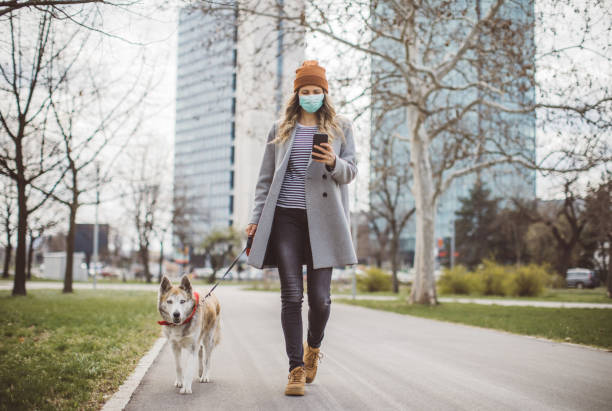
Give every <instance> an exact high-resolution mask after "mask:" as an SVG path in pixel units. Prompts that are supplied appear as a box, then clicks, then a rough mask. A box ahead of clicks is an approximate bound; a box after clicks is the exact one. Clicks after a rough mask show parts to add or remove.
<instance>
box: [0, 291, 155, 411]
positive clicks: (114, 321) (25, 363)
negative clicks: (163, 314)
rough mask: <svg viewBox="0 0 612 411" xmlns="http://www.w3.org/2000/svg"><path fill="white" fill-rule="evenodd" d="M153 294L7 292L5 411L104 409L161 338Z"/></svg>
mask: <svg viewBox="0 0 612 411" xmlns="http://www.w3.org/2000/svg"><path fill="white" fill-rule="evenodd" d="M157 317H158V313H157V309H156V306H155V293H153V292H150V291H110V290H108V291H106V290H105V291H89V290H87V291H81V290H78V291H75V293H74V294H66V295H64V294H62V293H61V292H60V291H58V290H33V291H29V292H28V296H27V297H11V296H10V291H0V318H1V320H0V321H1V322H0V324H1V326H2V327H1V329H0V364H1V365H0V409H3V410H16V409H49V410H51V409H99V408H100V407H101V405H102V404H103V403H104V401H105V400H106V399H107V398H108V397H109V396H110V395H112V393H113V392H115V391H116V390H117V389H118V387H119V386H120V385H121V384H122V383H123V381H124V380H125V379H126V378H127V376H128V375H129V374H130V373H131V372H132V371H133V370H134V368H135V366H136V364H137V363H138V361H139V359H140V358H141V357H142V355H144V354H145V353H146V352H147V351H148V350H149V349H150V347H151V345H152V344H153V342H154V341H155V340H156V339H157V338H158V337H159V335H160V329H159V326H158V325H157V324H156V323H155V321H156V320H157V319H158V318H157Z"/></svg>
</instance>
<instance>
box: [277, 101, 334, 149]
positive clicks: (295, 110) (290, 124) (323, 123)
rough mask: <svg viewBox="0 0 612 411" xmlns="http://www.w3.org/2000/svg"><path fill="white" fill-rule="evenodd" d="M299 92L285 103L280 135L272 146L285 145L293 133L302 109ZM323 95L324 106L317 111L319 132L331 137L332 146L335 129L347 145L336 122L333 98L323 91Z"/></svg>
mask: <svg viewBox="0 0 612 411" xmlns="http://www.w3.org/2000/svg"><path fill="white" fill-rule="evenodd" d="M299 92H300V90H299V89H298V90H297V91H296V92H295V93H293V94H292V95H291V97H290V98H289V99H288V100H287V102H286V103H285V115H284V116H283V119H282V121H281V123H280V126H279V132H278V135H277V136H276V138H274V139H273V140H272V141H270V144H272V143H284V142H285V141H286V140H287V139H288V138H289V137H290V136H291V131H292V130H293V128H294V127H295V126H296V125H297V120H298V116H299V114H300V109H301V107H300V99H299ZM323 93H324V96H323V105H322V106H321V108H320V109H318V110H317V111H316V115H317V124H318V126H319V131H318V132H319V133H327V135H328V136H329V143H330V144H331V142H332V141H333V140H334V134H333V133H331V130H332V129H335V130H337V131H338V132H339V133H340V135H341V136H342V139H343V140H344V142H345V143H346V138H345V137H344V133H343V132H342V129H341V128H340V126H339V125H338V123H337V122H336V110H335V109H334V106H333V103H332V101H331V98H330V97H329V94H327V93H325V91H323Z"/></svg>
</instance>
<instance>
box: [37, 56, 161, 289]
mask: <svg viewBox="0 0 612 411" xmlns="http://www.w3.org/2000/svg"><path fill="white" fill-rule="evenodd" d="M81 47H85V44H83V45H81ZM141 64H142V63H141ZM103 69H104V67H103V66H97V68H96V67H86V66H84V65H82V66H81V67H80V73H78V74H75V75H74V76H70V75H68V76H67V78H68V79H67V80H66V81H64V83H63V85H62V87H60V89H59V92H56V93H55V95H54V96H53V97H51V98H50V105H51V112H52V116H53V120H54V125H55V126H56V128H57V130H58V134H59V135H60V137H61V141H62V155H63V156H64V163H63V164H62V165H63V167H65V168H66V169H67V171H66V172H65V177H64V179H63V180H62V184H61V186H60V189H59V190H56V192H57V193H56V194H53V193H50V195H51V196H52V197H53V199H54V200H56V201H57V202H59V203H61V204H63V205H64V206H66V207H67V208H68V211H69V218H68V232H67V235H66V271H65V274H64V289H63V292H65V293H69V292H72V281H73V272H72V271H73V258H74V248H75V235H76V219H77V213H78V210H79V208H80V207H81V206H82V205H85V204H94V201H95V200H91V201H90V202H89V203H88V202H87V200H85V199H83V198H82V197H83V196H84V195H86V194H88V193H92V192H93V191H94V190H95V189H98V186H99V184H100V183H101V182H102V183H104V182H108V180H109V174H110V172H111V171H112V170H113V168H114V163H115V160H116V159H117V158H118V156H119V154H120V153H121V151H122V150H123V149H124V148H125V146H127V144H128V143H129V141H130V137H131V136H133V135H134V134H135V133H136V130H138V128H139V127H140V125H141V118H140V116H139V114H140V113H139V112H137V108H138V106H139V105H140V104H141V103H142V102H143V101H144V99H145V98H146V96H147V94H148V90H149V89H150V84H148V85H147V86H146V87H145V88H144V91H137V89H136V88H137V85H138V83H139V80H138V79H137V80H135V81H134V82H133V83H132V85H131V86H130V87H128V88H127V89H125V90H124V91H122V93H121V95H119V96H117V97H115V98H113V101H112V102H110V101H109V100H110V99H109V98H108V97H107V96H106V94H110V92H112V90H111V88H110V87H109V86H104V85H102V84H99V82H98V81H96V80H95V79H98V78H99V77H100V74H101V73H100V71H99V70H103ZM114 82H115V80H113V81H109V84H112V83H114ZM109 103H110V104H112V105H109ZM107 106H108V107H107ZM90 107H96V110H95V111H92V110H90V109H89V108H90ZM102 107H104V108H102ZM119 137H124V138H123V141H122V144H120V145H118V146H117V147H111V148H112V151H113V153H112V154H110V153H105V151H109V150H108V149H109V145H110V143H111V142H112V141H113V140H116V139H118V138H119ZM105 157H110V160H109V161H104V162H101V161H100V160H101V159H103V158H105ZM96 160H97V163H96V164H94V162H96ZM100 164H103V169H102V170H100ZM39 189H40V191H42V192H43V193H45V192H46V189H45V188H39Z"/></svg>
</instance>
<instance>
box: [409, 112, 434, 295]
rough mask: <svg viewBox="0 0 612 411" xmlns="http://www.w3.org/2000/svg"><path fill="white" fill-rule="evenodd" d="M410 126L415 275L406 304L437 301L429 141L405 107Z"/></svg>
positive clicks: (414, 117)
mask: <svg viewBox="0 0 612 411" xmlns="http://www.w3.org/2000/svg"><path fill="white" fill-rule="evenodd" d="M408 112H409V113H408V119H409V120H408V121H409V126H410V127H411V128H412V130H413V131H412V136H411V142H410V161H411V162H412V164H413V166H412V170H413V178H414V181H413V185H412V194H413V196H414V202H415V213H416V247H415V248H416V249H415V253H414V267H415V278H414V281H413V284H412V289H411V290H410V297H409V298H408V302H409V303H410V304H414V303H419V304H430V305H435V304H438V300H437V296H436V281H435V277H434V263H435V257H434V245H435V242H434V235H435V232H434V230H435V224H434V223H435V213H436V201H435V198H434V191H433V186H434V183H433V173H432V169H431V163H430V161H429V144H428V143H427V141H426V140H424V138H423V137H422V136H419V135H417V130H418V128H417V127H418V126H417V125H416V124H417V122H418V118H417V117H418V114H417V113H416V110H414V109H409V110H408Z"/></svg>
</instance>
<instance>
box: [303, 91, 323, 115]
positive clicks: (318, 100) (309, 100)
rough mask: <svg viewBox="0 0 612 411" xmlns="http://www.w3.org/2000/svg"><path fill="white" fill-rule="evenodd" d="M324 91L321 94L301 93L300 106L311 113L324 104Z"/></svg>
mask: <svg viewBox="0 0 612 411" xmlns="http://www.w3.org/2000/svg"><path fill="white" fill-rule="evenodd" d="M323 96H324V95H323V93H320V94H306V95H302V94H300V96H299V97H300V106H302V108H303V109H304V110H306V111H307V112H309V113H314V112H315V111H317V110H318V109H320V108H321V106H322V105H323Z"/></svg>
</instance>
